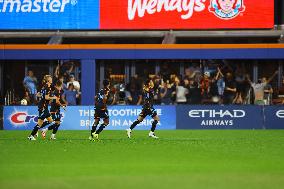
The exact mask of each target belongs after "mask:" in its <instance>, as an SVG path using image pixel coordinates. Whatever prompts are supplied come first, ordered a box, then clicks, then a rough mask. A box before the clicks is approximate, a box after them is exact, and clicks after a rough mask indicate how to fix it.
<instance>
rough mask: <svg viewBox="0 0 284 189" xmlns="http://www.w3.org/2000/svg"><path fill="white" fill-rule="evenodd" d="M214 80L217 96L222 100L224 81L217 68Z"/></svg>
mask: <svg viewBox="0 0 284 189" xmlns="http://www.w3.org/2000/svg"><path fill="white" fill-rule="evenodd" d="M216 80H217V87H218V94H219V96H220V97H221V98H222V97H223V94H224V90H225V81H224V75H223V74H222V72H221V70H220V68H219V67H218V68H217V74H216Z"/></svg>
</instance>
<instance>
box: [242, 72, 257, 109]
mask: <svg viewBox="0 0 284 189" xmlns="http://www.w3.org/2000/svg"><path fill="white" fill-rule="evenodd" d="M249 78H250V77H249V75H246V77H245V80H244V84H243V87H244V90H243V94H242V99H243V104H254V101H255V95H254V89H253V87H252V86H251V82H250V79H249Z"/></svg>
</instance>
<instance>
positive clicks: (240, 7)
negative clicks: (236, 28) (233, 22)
mask: <svg viewBox="0 0 284 189" xmlns="http://www.w3.org/2000/svg"><path fill="white" fill-rule="evenodd" d="M245 8H246V7H245V6H244V0H211V2H210V6H209V8H208V10H209V11H210V12H212V13H214V14H215V15H216V16H217V17H219V18H221V19H224V20H229V19H232V18H235V17H237V16H238V15H239V14H240V13H241V12H244V11H245Z"/></svg>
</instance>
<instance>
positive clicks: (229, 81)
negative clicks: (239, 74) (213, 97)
mask: <svg viewBox="0 0 284 189" xmlns="http://www.w3.org/2000/svg"><path fill="white" fill-rule="evenodd" d="M236 92H237V89H236V82H235V81H234V79H233V75H232V73H230V72H228V73H227V74H226V78H225V90H224V97H223V103H224V104H232V103H233V101H234V99H235V97H236Z"/></svg>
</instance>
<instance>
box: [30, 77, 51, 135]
mask: <svg viewBox="0 0 284 189" xmlns="http://www.w3.org/2000/svg"><path fill="white" fill-rule="evenodd" d="M42 84H43V87H42V89H41V90H40V92H39V94H37V97H38V101H39V102H38V114H39V115H38V121H37V125H36V126H35V127H34V129H33V130H32V132H31V134H30V136H29V137H28V139H29V140H36V139H35V135H36V134H37V132H38V130H39V129H40V128H42V126H43V121H44V119H47V120H48V122H49V123H52V122H53V119H52V117H51V115H50V113H49V110H48V104H49V101H50V100H53V99H56V97H51V92H52V90H51V85H52V77H51V76H50V75H45V76H44V78H43V81H42Z"/></svg>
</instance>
